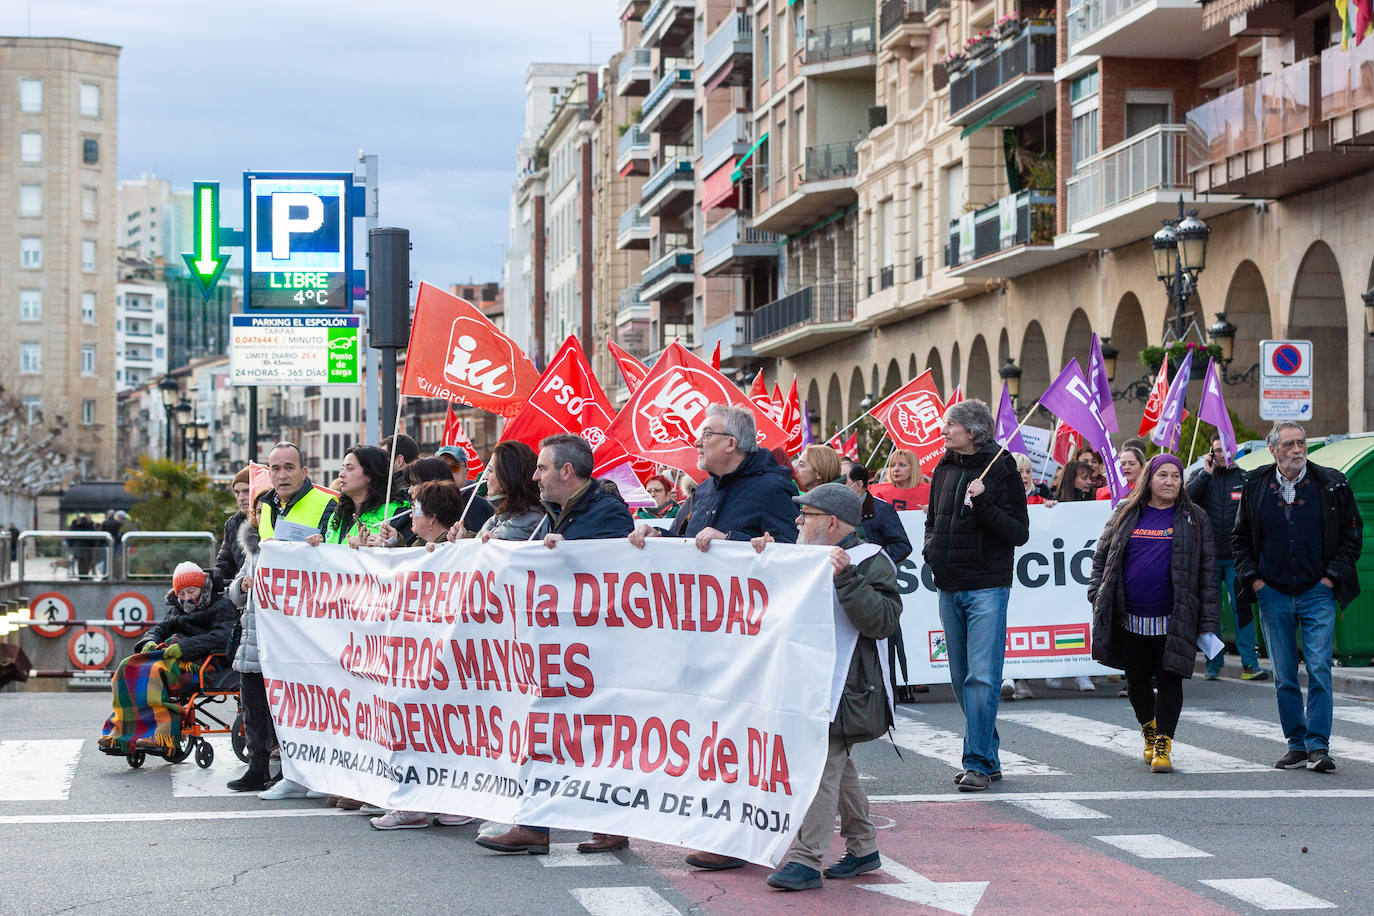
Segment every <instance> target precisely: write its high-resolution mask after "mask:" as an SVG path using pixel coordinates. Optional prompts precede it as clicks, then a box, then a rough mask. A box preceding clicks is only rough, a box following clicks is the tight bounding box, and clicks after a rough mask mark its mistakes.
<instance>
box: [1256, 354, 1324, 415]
mask: <svg viewBox="0 0 1374 916" xmlns="http://www.w3.org/2000/svg"><path fill="white" fill-rule="evenodd" d="M1259 365H1260V379H1259V388H1260V390H1259V413H1260V418H1261V419H1264V420H1299V421H1301V420H1310V419H1312V341H1310V340H1261V341H1260V360H1259Z"/></svg>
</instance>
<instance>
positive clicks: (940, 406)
mask: <svg viewBox="0 0 1374 916" xmlns="http://www.w3.org/2000/svg"><path fill="white" fill-rule="evenodd" d="M868 413H869V415H870V416H872V417H873V419H875V420H877V421H878V422H879V423H881V424H883V428H884V429H886V430H887V434H888V436H890V437H891V438H892V441H893V442H894V443H896V444H897V447H898V448H905V449H910V450H911V451H912V452H914V453H915V454H916V460H917V461H918V462H920V465H921V476H922V477H929V476H930V473H931V472H932V471H934V470H935V465H937V464H939V463H940V456H942V455H943V454H944V453H945V436H944V413H945V405H944V402H943V401H941V400H940V392H938V391H936V390H935V383H934V382H933V381H932V380H931V377H930V370H929V369H927V370H926V371H925V372H923V373H921V374H920V375H919V376H917V377H916V378H914V379H912V380H911V381H909V382H907V383H906V384H905V385H903V386H902V387H901V388H898V389H897V390H896V391H894V392H892V393H891V394H889V395H888V396H887V397H885V398H883V399H882V400H881V401H879V402H878V403H877V404H875V405H874V406H873V408H872V409H871V410H869V412H868Z"/></svg>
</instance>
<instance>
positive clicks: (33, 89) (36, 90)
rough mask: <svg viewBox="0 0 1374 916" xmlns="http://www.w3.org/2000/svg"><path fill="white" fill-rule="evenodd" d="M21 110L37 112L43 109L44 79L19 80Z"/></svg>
mask: <svg viewBox="0 0 1374 916" xmlns="http://www.w3.org/2000/svg"><path fill="white" fill-rule="evenodd" d="M19 110H20V111H22V112H24V114H37V113H38V112H40V111H42V110H43V81H42V80H20V81H19Z"/></svg>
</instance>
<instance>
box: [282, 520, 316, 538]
mask: <svg viewBox="0 0 1374 916" xmlns="http://www.w3.org/2000/svg"><path fill="white" fill-rule="evenodd" d="M319 533H320V529H318V528H312V527H311V526H309V525H302V524H300V523H299V522H293V521H288V520H287V519H284V518H280V519H277V521H276V523H275V524H274V525H273V526H272V537H274V538H276V539H277V540H279V541H304V540H305V539H306V538H308V537H310V535H312V534H319Z"/></svg>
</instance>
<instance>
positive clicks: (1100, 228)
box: [1056, 124, 1245, 249]
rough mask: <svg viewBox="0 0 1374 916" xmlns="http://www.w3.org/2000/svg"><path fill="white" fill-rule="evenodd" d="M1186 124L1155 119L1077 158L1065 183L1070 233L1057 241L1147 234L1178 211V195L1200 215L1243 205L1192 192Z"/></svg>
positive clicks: (1096, 243)
mask: <svg viewBox="0 0 1374 916" xmlns="http://www.w3.org/2000/svg"><path fill="white" fill-rule="evenodd" d="M1187 130H1188V129H1187V127H1185V126H1184V125H1182V124H1159V125H1156V126H1155V127H1151V128H1150V129H1149V130H1146V131H1142V132H1141V133H1138V134H1136V135H1135V136H1133V137H1128V138H1127V139H1125V140H1124V141H1122V142H1121V143H1118V144H1116V145H1115V146H1113V147H1110V148H1108V149H1105V150H1103V151H1102V152H1100V153H1098V154H1097V155H1096V156H1093V157H1091V158H1088V159H1085V160H1083V161H1082V162H1080V163H1079V165H1078V174H1076V175H1074V176H1073V177H1072V178H1070V179H1069V180H1068V182H1067V185H1066V189H1067V197H1068V214H1067V223H1068V230H1069V232H1068V235H1069V237H1068V238H1060V239H1058V240H1057V241H1056V244H1057V245H1058V246H1059V247H1061V248H1062V247H1065V246H1066V245H1074V246H1080V247H1085V248H1099V249H1100V248H1117V247H1120V246H1122V245H1126V244H1128V243H1130V242H1134V241H1138V240H1140V239H1143V238H1148V237H1149V236H1151V235H1153V234H1154V232H1155V230H1157V229H1158V228H1159V226H1160V222H1161V220H1164V219H1167V218H1171V217H1173V216H1176V215H1177V213H1178V199H1179V197H1180V196H1182V197H1183V200H1184V202H1185V204H1188V205H1190V206H1192V207H1195V208H1197V210H1198V211H1199V213H1200V215H1201V216H1202V218H1203V219H1209V218H1211V217H1213V216H1216V215H1217V214H1219V213H1225V212H1226V211H1228V210H1234V209H1235V208H1236V207H1238V206H1242V205H1243V204H1244V203H1245V202H1244V201H1242V200H1239V199H1238V198H1235V197H1230V196H1227V195H1209V196H1207V197H1206V198H1202V197H1197V196H1196V195H1194V194H1193V184H1192V181H1191V179H1190V178H1189V175H1188V152H1187ZM1189 202H1191V203H1189Z"/></svg>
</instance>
